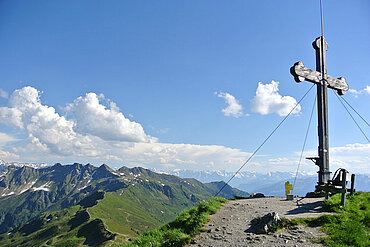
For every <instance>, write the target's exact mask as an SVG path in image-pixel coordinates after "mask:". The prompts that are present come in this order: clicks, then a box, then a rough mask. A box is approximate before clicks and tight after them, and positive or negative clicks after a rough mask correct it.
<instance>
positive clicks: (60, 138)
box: [0, 86, 152, 156]
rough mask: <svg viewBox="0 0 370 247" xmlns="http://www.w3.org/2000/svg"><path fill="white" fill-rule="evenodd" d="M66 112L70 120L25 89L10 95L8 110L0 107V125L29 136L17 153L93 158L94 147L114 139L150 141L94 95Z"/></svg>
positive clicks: (79, 100) (140, 129)
mask: <svg viewBox="0 0 370 247" xmlns="http://www.w3.org/2000/svg"><path fill="white" fill-rule="evenodd" d="M67 108H68V110H69V111H70V112H71V113H72V114H71V119H67V118H65V117H64V116H61V115H59V114H58V113H57V112H56V111H55V109H54V108H53V107H50V106H47V105H43V104H42V103H41V100H40V92H39V91H38V90H37V89H35V88H33V87H29V86H28V87H24V88H22V89H18V90H15V91H14V92H13V93H12V95H11V96H10V99H9V106H8V107H0V122H1V123H5V124H8V125H10V126H14V127H18V128H20V129H22V130H24V131H25V132H26V134H28V139H27V144H26V146H25V147H19V148H17V151H19V152H22V151H23V152H26V151H29V150H34V151H37V150H38V151H42V152H50V153H53V154H55V155H62V156H65V155H87V156H96V155H99V154H100V153H101V152H100V151H99V148H98V147H97V143H99V142H101V139H103V140H112V139H114V137H113V136H114V135H117V137H116V139H119V140H121V141H150V140H152V139H151V138H150V137H149V136H147V135H145V133H144V131H143V128H142V127H141V125H140V124H138V123H134V122H131V121H129V120H127V119H125V118H124V116H123V114H122V113H119V112H118V110H117V107H116V106H115V104H114V103H113V102H111V104H110V107H109V109H107V108H106V107H105V106H104V105H102V104H100V102H99V100H98V97H97V95H96V94H94V93H90V94H87V95H86V96H85V97H79V98H77V99H76V100H75V101H74V103H72V104H70V105H68V107H67ZM83 118H85V119H83ZM108 123H109V124H108Z"/></svg>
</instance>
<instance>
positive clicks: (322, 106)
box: [312, 36, 330, 186]
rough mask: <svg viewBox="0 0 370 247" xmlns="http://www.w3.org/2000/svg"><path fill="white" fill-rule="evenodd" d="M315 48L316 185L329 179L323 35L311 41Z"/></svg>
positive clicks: (325, 49) (324, 45) (326, 47)
mask: <svg viewBox="0 0 370 247" xmlns="http://www.w3.org/2000/svg"><path fill="white" fill-rule="evenodd" d="M312 45H313V47H314V49H315V50H316V71H318V72H320V73H321V78H320V83H317V111H318V136H319V146H318V154H319V157H318V158H317V159H316V164H317V165H318V166H319V172H318V173H319V176H318V177H319V181H318V185H319V186H320V185H321V186H323V185H325V184H326V183H327V182H328V180H329V179H330V168H329V128H328V99H327V97H328V95H327V92H328V90H327V87H328V86H327V68H326V51H327V50H328V44H327V43H326V41H325V38H324V36H321V37H318V38H317V39H316V40H315V41H314V42H313V43H312Z"/></svg>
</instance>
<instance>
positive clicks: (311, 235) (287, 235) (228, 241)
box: [188, 197, 330, 247]
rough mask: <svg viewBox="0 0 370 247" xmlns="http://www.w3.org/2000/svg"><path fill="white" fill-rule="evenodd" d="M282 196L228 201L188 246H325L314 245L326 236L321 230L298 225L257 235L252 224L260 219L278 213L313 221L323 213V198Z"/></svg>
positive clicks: (289, 217) (283, 215)
mask: <svg viewBox="0 0 370 247" xmlns="http://www.w3.org/2000/svg"><path fill="white" fill-rule="evenodd" d="M297 200H298V198H295V199H294V201H287V200H285V198H281V197H269V198H254V199H244V200H236V201H229V202H227V203H225V204H224V205H223V206H222V208H221V209H219V210H218V212H217V213H216V214H214V215H212V216H211V221H210V222H209V223H208V224H207V225H206V226H205V229H206V231H205V232H203V233H201V234H200V235H198V236H197V237H196V238H195V240H193V241H192V243H191V244H189V245H188V246H199V247H206V246H212V247H217V246H222V247H223V246H322V245H321V244H318V243H313V242H314V241H315V239H317V238H319V237H322V236H325V234H324V233H323V232H321V231H320V229H319V228H311V227H307V226H299V227H297V228H296V229H291V230H287V229H282V230H280V231H278V232H276V233H275V234H254V233H253V232H252V230H251V228H250V227H251V225H250V222H251V220H253V219H254V218H256V217H258V216H263V215H265V214H267V213H271V212H277V213H278V214H279V216H280V217H284V218H288V219H293V218H310V217H318V216H320V215H322V214H330V213H326V212H322V211H321V204H322V201H323V198H304V199H302V200H301V201H299V202H298V205H297Z"/></svg>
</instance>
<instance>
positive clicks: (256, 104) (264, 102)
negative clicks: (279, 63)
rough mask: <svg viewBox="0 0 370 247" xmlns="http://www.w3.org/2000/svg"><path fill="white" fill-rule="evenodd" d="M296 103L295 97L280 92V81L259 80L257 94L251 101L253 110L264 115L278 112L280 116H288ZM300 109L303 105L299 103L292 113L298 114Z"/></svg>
mask: <svg viewBox="0 0 370 247" xmlns="http://www.w3.org/2000/svg"><path fill="white" fill-rule="evenodd" d="M296 104H297V101H296V99H295V98H293V97H291V96H281V95H280V94H279V82H277V81H271V83H270V84H262V83H261V82H259V83H258V87H257V91H256V95H255V96H254V98H253V99H252V101H251V110H252V112H255V113H259V114H262V115H267V114H271V113H276V114H278V115H279V116H286V115H288V114H289V112H290V111H291V110H292V109H293V108H294V106H295V105H296ZM300 111H301V106H300V105H298V106H297V107H296V108H295V109H294V111H293V112H292V114H298V113H299V112H300Z"/></svg>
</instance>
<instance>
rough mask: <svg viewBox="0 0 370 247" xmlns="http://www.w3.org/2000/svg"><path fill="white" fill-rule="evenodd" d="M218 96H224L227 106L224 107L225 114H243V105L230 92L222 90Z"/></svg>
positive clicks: (236, 115) (234, 115)
mask: <svg viewBox="0 0 370 247" xmlns="http://www.w3.org/2000/svg"><path fill="white" fill-rule="evenodd" d="M217 97H220V98H223V99H224V100H225V103H226V104H227V107H226V108H224V109H222V112H223V113H224V115H225V116H232V117H240V116H242V115H243V106H242V105H241V104H240V103H239V101H238V100H237V99H236V98H235V97H234V96H232V95H231V94H229V93H224V92H220V93H218V94H217Z"/></svg>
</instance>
